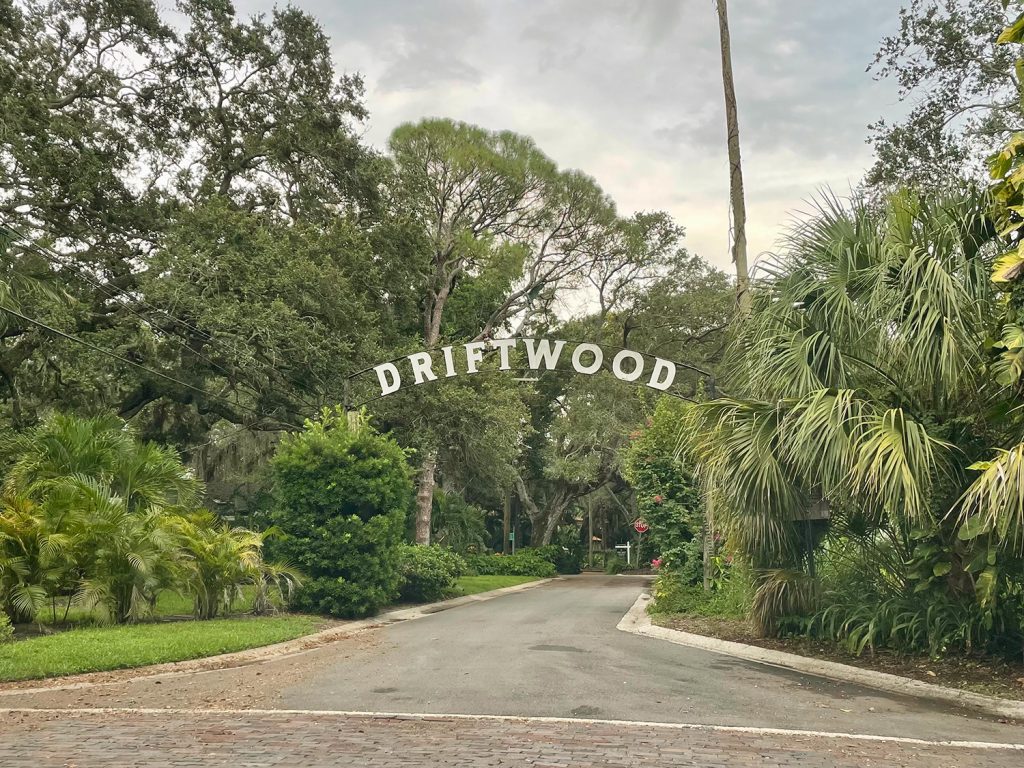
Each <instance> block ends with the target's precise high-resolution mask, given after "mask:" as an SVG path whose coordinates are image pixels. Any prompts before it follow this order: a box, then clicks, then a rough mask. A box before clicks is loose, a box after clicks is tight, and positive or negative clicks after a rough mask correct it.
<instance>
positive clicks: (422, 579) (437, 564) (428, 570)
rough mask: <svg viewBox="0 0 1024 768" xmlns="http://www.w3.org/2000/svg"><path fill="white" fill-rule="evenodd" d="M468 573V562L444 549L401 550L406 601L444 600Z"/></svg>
mask: <svg viewBox="0 0 1024 768" xmlns="http://www.w3.org/2000/svg"><path fill="white" fill-rule="evenodd" d="M465 572H466V561H465V560H463V559H462V558H461V557H459V556H458V555H457V554H455V553H454V552H452V551H451V550H450V549H444V548H443V547H423V546H405V547H402V551H401V559H400V565H399V573H400V574H401V576H402V586H401V588H400V592H401V596H402V599H403V600H408V601H409V602H414V603H429V602H433V601H435V600H443V599H444V598H446V597H448V596H449V595H450V594H451V592H452V590H453V589H454V588H455V580H456V579H458V578H459V576H462V575H463V574H464V573H465Z"/></svg>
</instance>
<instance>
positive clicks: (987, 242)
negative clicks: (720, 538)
mask: <svg viewBox="0 0 1024 768" xmlns="http://www.w3.org/2000/svg"><path fill="white" fill-rule="evenodd" d="M983 210H984V205H983V199H982V198H981V196H980V195H978V194H976V193H973V192H970V191H968V192H959V193H951V194H949V195H946V196H943V197H939V198H936V199H925V198H922V197H919V196H917V195H914V194H910V193H903V194H900V195H897V196H895V197H894V198H893V199H891V200H890V201H889V202H888V204H887V205H886V206H884V208H882V209H878V208H872V207H869V206H868V205H867V204H865V203H864V202H861V201H859V200H854V201H852V202H851V203H850V204H849V205H843V204H841V203H840V202H839V201H837V200H834V199H825V200H823V201H822V202H821V203H820V207H819V210H818V212H817V215H816V216H815V217H814V218H812V219H810V220H808V221H806V222H804V223H802V224H800V225H798V226H797V227H796V228H795V229H794V231H793V232H792V233H791V234H790V236H789V238H788V240H787V242H786V247H785V249H784V251H783V253H782V254H781V255H780V256H779V257H777V258H776V259H775V260H774V261H773V262H772V263H769V264H767V265H766V266H765V268H764V271H765V277H764V278H763V279H762V280H760V281H759V282H758V285H757V291H756V294H755V296H754V303H753V311H752V312H751V314H750V315H749V316H748V317H747V318H746V319H745V321H744V322H743V323H742V325H741V328H740V329H739V331H738V337H737V340H736V343H735V344H734V347H733V349H732V353H731V358H730V360H729V371H730V374H731V375H730V377H729V381H728V384H727V387H726V388H727V389H728V390H729V391H730V392H733V393H735V394H733V396H731V397H728V398H719V399H716V400H712V401H710V402H707V403H703V404H699V405H696V406H694V408H693V409H692V410H691V416H690V418H691V423H690V424H689V425H688V428H687V429H686V430H684V431H683V443H684V446H683V447H684V449H685V450H687V451H688V452H689V453H690V454H691V456H692V458H693V460H694V462H695V463H696V466H697V470H698V474H699V476H700V478H701V480H702V482H703V483H704V484H705V485H706V487H707V488H708V489H714V491H715V494H716V497H717V498H718V499H719V504H717V505H716V509H719V510H720V514H721V523H722V524H723V525H724V526H725V528H726V529H727V531H728V535H729V537H730V539H731V541H732V542H733V545H734V546H736V547H737V548H738V549H739V550H740V551H741V552H742V553H743V554H744V555H745V556H746V557H747V558H748V559H749V561H750V562H751V563H752V564H753V565H754V566H755V567H756V568H759V569H762V571H763V572H764V573H768V572H769V571H772V572H776V573H778V574H782V573H785V580H786V581H787V583H788V584H789V586H788V589H789V592H790V594H793V593H795V591H794V590H793V589H792V584H793V581H794V579H793V570H794V569H796V570H799V569H801V568H805V567H806V566H807V565H808V556H809V554H810V553H811V552H813V549H814V545H815V544H816V543H817V542H816V541H815V540H813V538H812V540H810V541H809V540H808V537H807V535H806V533H807V528H808V524H807V522H806V521H807V518H808V517H809V515H808V512H807V511H808V509H809V508H810V507H812V506H815V505H824V506H826V507H827V508H829V509H830V510H831V525H832V528H833V533H834V534H835V533H838V532H844V531H845V532H849V531H853V530H856V531H858V532H861V533H864V534H865V536H864V537H862V541H867V542H870V543H873V545H875V546H876V547H877V548H879V549H889V548H892V547H895V548H897V549H898V550H899V556H898V557H896V558H895V561H896V562H897V563H899V562H904V563H905V562H907V561H909V560H910V559H911V556H912V554H913V552H914V551H915V547H916V546H917V542H918V541H919V539H920V531H921V530H928V531H931V532H932V535H934V536H936V537H938V539H939V540H941V541H943V542H945V543H946V544H945V546H944V548H942V547H940V548H939V549H940V551H939V552H938V554H937V555H936V557H941V558H946V560H944V561H943V564H942V566H941V567H939V568H937V569H936V573H937V574H939V573H941V574H942V575H943V576H944V577H947V576H948V578H946V579H945V583H946V584H948V585H949V586H950V588H953V589H957V588H958V589H962V590H963V589H966V587H965V585H968V586H969V585H970V584H971V583H972V582H973V581H975V580H976V574H973V573H968V570H969V568H968V565H967V564H966V563H965V562H962V561H961V560H962V558H961V557H960V555H959V554H957V553H956V552H955V551H954V550H955V549H956V547H954V546H952V544H950V542H951V541H954V540H955V539H956V535H957V531H958V525H959V523H960V521H961V520H962V519H963V518H964V515H965V514H967V515H971V514H978V515H981V516H983V517H984V519H986V520H988V521H989V522H991V523H993V524H995V521H996V520H999V519H1004V518H1005V510H1009V509H1012V510H1015V511H1014V514H1015V515H1017V519H1018V520H1019V515H1020V512H1019V510H1020V504H1019V503H1015V504H1012V505H1007V504H1006V502H1008V501H1010V500H1011V499H1010V498H1008V497H1009V494H1010V493H1012V492H1011V491H1009V490H1007V488H1009V487H1010V486H1009V485H1007V484H1005V483H1003V484H1002V485H1001V486H1000V487H999V489H995V488H994V487H993V483H992V480H993V478H994V477H995V476H996V475H998V474H999V472H1000V471H1001V470H1007V469H1010V468H1014V469H1015V471H1017V472H1020V466H1019V464H1017V465H1014V462H1016V461H1018V458H1017V456H1018V455H1019V454H1017V453H1015V451H1016V449H1012V450H1011V451H1009V452H1007V453H1005V454H1001V456H1002V458H1001V459H999V461H1000V462H1001V464H1000V466H999V467H998V468H996V467H995V465H993V466H991V467H989V469H987V470H986V472H985V473H984V474H983V475H982V477H981V478H979V479H978V480H977V482H975V483H974V485H973V486H972V485H971V483H972V480H973V479H974V477H973V474H972V470H971V465H972V464H973V462H975V461H977V460H978V459H979V458H982V457H984V456H985V455H986V454H987V453H988V446H990V445H1005V444H1006V443H1007V441H1008V440H1010V439H1011V437H1012V436H1013V435H1014V434H1016V435H1019V434H1020V417H1019V415H1017V416H1013V415H1011V414H1008V413H1007V411H1008V409H1007V407H1006V404H1007V392H1006V390H1005V388H1004V387H1002V386H1000V385H999V384H998V382H997V381H996V380H995V379H994V377H993V376H992V375H991V370H990V367H989V366H987V357H986V352H985V348H984V345H983V341H984V339H985V338H986V335H987V334H988V333H989V330H990V329H989V323H990V319H991V317H993V316H994V310H995V307H996V302H997V301H998V297H997V295H996V293H995V290H994V288H993V286H992V284H991V283H990V281H989V280H988V270H989V267H990V264H991V261H992V259H993V257H994V255H995V251H996V249H995V247H994V245H995V244H994V242H993V234H994V233H993V231H992V227H991V225H990V223H989V222H988V220H987V219H986V217H985V216H984V215H983ZM1002 476H1003V477H1005V474H1004V475H1002ZM1017 477H1018V478H1020V475H1019V474H1018V475H1017ZM986 483H987V485H986ZM1016 487H1017V488H1018V489H1019V488H1021V487H1024V484H1021V485H1017V486H1016ZM965 492H966V495H965ZM1020 498H1021V497H1019V496H1017V497H1014V499H1016V500H1017V501H1018V502H1019V499H1020ZM972 519H973V518H972ZM974 527H975V528H977V529H980V526H978V525H975V526H974ZM1004 528H1005V526H1004ZM961 530H962V529H961ZM1006 530H1008V529H1006ZM879 557H880V558H882V557H889V556H888V555H887V554H886V555H879ZM890 559H892V558H890ZM947 564H948V570H947V569H946V565H947ZM780 569H781V570H780ZM903 577H904V583H903V584H902V585H897V588H906V587H909V586H910V585H909V584H907V583H905V582H906V579H907V578H909V577H908V576H907V574H906V573H904V574H903ZM780 578H782V577H781V576H780ZM957 579H959V581H958V580H957ZM779 583H781V582H779ZM779 583H776V584H775V586H773V587H770V588H767V590H766V591H765V593H764V594H763V595H762V599H763V601H768V600H769V599H770V598H771V599H775V598H778V596H779V594H780V593H781V592H780V589H781V587H779ZM762 586H764V585H763V584H762ZM772 590H774V592H773V591H772ZM805 593H809V592H805ZM773 595H774V598H773V597H772V596H773ZM776 602H777V600H776ZM761 607H762V608H764V606H763V605H762V606H761ZM765 610H766V616H767V614H769V613H771V611H770V610H768V609H765ZM765 623H766V624H771V620H770V617H767V620H766V621H765Z"/></svg>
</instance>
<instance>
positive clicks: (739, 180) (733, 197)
mask: <svg viewBox="0 0 1024 768" xmlns="http://www.w3.org/2000/svg"><path fill="white" fill-rule="evenodd" d="M715 6H716V7H717V9H718V33H719V39H720V42H721V47H722V86H723V88H724V90H725V126H726V131H727V133H728V148H729V211H730V217H731V219H732V238H731V239H732V261H733V264H735V265H736V306H737V308H738V309H739V311H740V314H747V313H748V312H749V311H750V273H749V270H748V268H747V207H746V204H745V203H744V200H743V166H742V163H741V162H740V124H739V118H738V116H737V110H736V87H735V85H734V84H733V80H732V53H731V46H730V41H729V9H728V8H727V6H726V0H716V2H715Z"/></svg>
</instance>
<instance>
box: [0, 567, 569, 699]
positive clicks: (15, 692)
mask: <svg viewBox="0 0 1024 768" xmlns="http://www.w3.org/2000/svg"><path fill="white" fill-rule="evenodd" d="M555 578H557V577H555ZM555 578H550V579H538V580H537V581H529V582H527V583H525V584H515V585H513V586H511V587H502V588H500V589H492V590H490V591H488V592H479V593H477V594H475V595H465V596H463V597H454V598H452V599H450V600H441V601H438V602H436V603H427V604H425V605H414V606H410V607H408V608H397V609H395V610H392V611H386V612H384V613H379V614H377V615H376V616H374V617H372V618H369V619H360V620H356V621H347V622H344V623H342V624H339V625H337V626H333V627H330V628H328V629H324V630H321V631H319V632H314V633H313V634H311V635H303V636H302V637H296V638H295V639H293V640H286V641H285V642H283V643H274V644H273V645H261V646H259V647H257V648H249V649H247V650H244V651H236V652H234V653H222V654H220V655H218V656H204V657H203V658H201V659H189V660H186V661H172V662H169V663H166V664H151V665H149V666H146V667H134V668H131V669H112V670H107V671H106V672H86V673H83V674H80V675H65V676H62V677H52V678H44V679H42V680H22V681H16V682H7V683H0V697H3V696H23V695H29V694H33V693H50V692H53V691H72V690H77V689H80V688H92V687H95V686H101V685H121V684H123V683H131V682H134V681H136V680H142V679H146V680H149V679H155V678H161V679H162V678H167V677H176V676H178V675H189V674H203V673H207V672H219V671H221V670H225V669H235V668H237V667H248V666H252V665H255V664H266V663H268V662H271V661H278V660H280V659H286V658H290V657H293V656H301V655H302V654H305V653H309V652H310V651H313V650H316V649H317V648H321V647H323V646H325V645H328V644H330V643H334V642H337V641H339V640H344V639H346V638H348V637H352V636H353V635H357V634H359V633H361V632H367V631H369V630H373V629H379V628H380V627H386V626H388V625H390V624H398V623H400V622H403V621H413V620H415V619H422V618H424V617H426V616H432V615H434V614H435V613H441V612H442V611H447V610H450V609H452V608H458V607H460V606H463V605H469V604H470V603H479V602H484V601H487V600H493V599H494V598H496V597H502V596H503V595H508V594H511V593H514V592H522V591H524V590H527V589H533V588H534V587H539V586H541V585H542V584H547V583H549V582H552V581H554V580H555ZM22 686H31V687H22Z"/></svg>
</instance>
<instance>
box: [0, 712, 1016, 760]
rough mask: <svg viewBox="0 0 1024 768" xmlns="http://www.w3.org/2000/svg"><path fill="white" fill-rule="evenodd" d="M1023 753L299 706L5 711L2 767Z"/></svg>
mask: <svg viewBox="0 0 1024 768" xmlns="http://www.w3.org/2000/svg"><path fill="white" fill-rule="evenodd" d="M1022 764H1024V751H1011V750H1004V749H971V748H960V747H949V746H937V745H933V744H910V743H899V742H894V741H892V740H887V741H866V740H856V739H852V738H849V737H823V736H813V735H806V734H796V733H794V734H761V733H746V732H737V731H729V730H722V729H716V728H702V727H696V728H679V727H668V726H665V727H659V726H648V725H643V724H639V723H629V724H623V723H615V724H609V723H587V722H582V721H578V722H567V721H564V722H550V721H541V720H537V719H522V720H515V719H494V718H489V719H479V720H477V719H455V718H447V717H443V716H427V717H416V718H410V719H404V718H387V717H363V716H352V715H344V714H341V713H315V714H299V713H292V712H265V711H261V712H233V713H224V712H221V713H201V712H174V713H159V714H157V713H152V712H134V713H131V712H118V713H110V712H99V711H97V712H80V711H79V712H60V713H57V712H39V711H36V712H10V711H8V712H2V713H0V766H3V768H93V766H103V767H104V768H106V767H108V766H117V768H135V767H138V768H183V767H185V766H197V767H198V766H218V765H229V766H232V768H249V767H250V766H260V767H261V768H262V767H263V766H287V767H288V768H326V767H327V766H331V767H332V768H333V767H335V766H345V767H346V768H347V767H348V766H365V767H367V768H376V767H377V766H379V767H380V768H385V767H386V768H411V767H412V766H416V767H417V768H421V767H424V766H460V768H482V767H483V766H518V765H530V766H538V767H539V766H551V767H552V768H554V767H559V768H568V767H569V766H572V767H574V768H575V767H583V766H621V767H622V768H635V767H636V766H641V765H650V766H659V767H660V766H677V765H679V766H682V765H686V766H729V768H744V767H745V766H801V767H802V768H815V767H816V766H829V768H832V767H841V768H847V767H849V768H865V767H866V766H885V768H897V767H899V766H902V767H904V768H935V767H936V766H942V768H957V767H958V766H985V768H1020V766H1021V765H1022Z"/></svg>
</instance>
